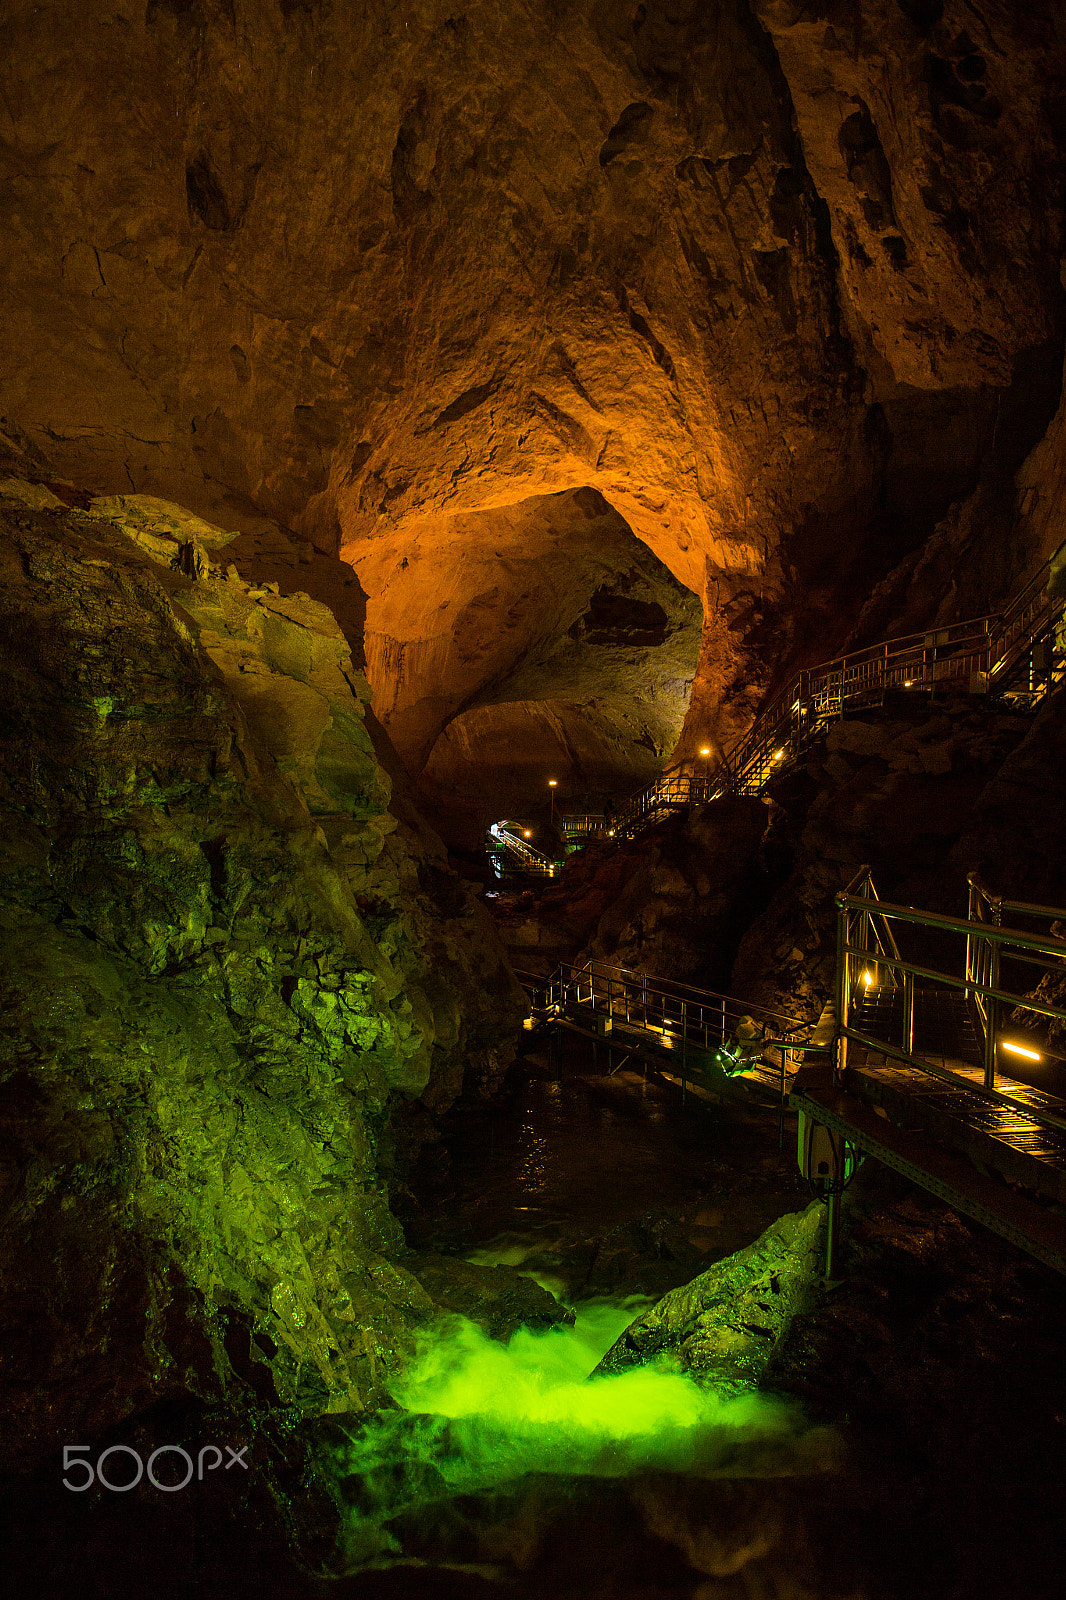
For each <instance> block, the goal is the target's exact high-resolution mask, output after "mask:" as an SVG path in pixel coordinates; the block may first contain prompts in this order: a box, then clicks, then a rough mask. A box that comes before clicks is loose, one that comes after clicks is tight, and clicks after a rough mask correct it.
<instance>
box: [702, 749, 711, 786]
mask: <svg viewBox="0 0 1066 1600" xmlns="http://www.w3.org/2000/svg"><path fill="white" fill-rule="evenodd" d="M710 753H711V747H710V745H709V744H701V745H700V755H701V756H702V758H703V774H702V777H701V779H700V782H701V785H702V787H703V793H704V795H706V793H707V758H708V756H709V755H710Z"/></svg>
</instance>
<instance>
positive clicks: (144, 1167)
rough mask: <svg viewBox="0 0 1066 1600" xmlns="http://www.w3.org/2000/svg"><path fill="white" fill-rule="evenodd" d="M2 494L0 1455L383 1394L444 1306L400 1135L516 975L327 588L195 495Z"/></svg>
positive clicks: (463, 1057) (468, 1069)
mask: <svg viewBox="0 0 1066 1600" xmlns="http://www.w3.org/2000/svg"><path fill="white" fill-rule="evenodd" d="M3 507H4V509H3V517H2V522H3V528H2V540H3V542H2V558H3V576H2V606H3V611H4V633H3V638H4V645H5V653H6V674H5V679H4V683H5V689H4V705H3V738H4V743H3V785H4V787H3V795H2V805H3V815H4V836H3V846H2V854H3V901H2V916H3V926H4V931H3V939H2V959H3V968H4V993H5V1006H4V1013H3V1016H4V1034H5V1043H4V1072H3V1116H4V1129H5V1146H4V1187H5V1193H6V1196H7V1210H6V1213H5V1222H4V1241H3V1250H4V1257H5V1262H6V1269H5V1270H6V1272H7V1274H8V1276H7V1279H6V1281H7V1284H8V1288H7V1291H6V1292H5V1296H4V1303H3V1318H4V1327H5V1330H6V1331H5V1336H4V1337H5V1344H6V1348H7V1352H8V1360H9V1377H8V1390H7V1403H8V1405H9V1406H10V1407H11V1411H10V1414H9V1421H10V1425H9V1427H8V1429H7V1431H6V1434H5V1437H6V1440H7V1447H8V1449H9V1450H11V1451H12V1452H13V1453H14V1456H15V1458H16V1459H17V1460H19V1461H20V1462H22V1463H23V1464H25V1463H26V1462H27V1461H29V1462H32V1461H33V1460H35V1459H39V1458H40V1456H41V1453H42V1452H45V1451H47V1452H51V1451H52V1450H54V1449H56V1448H57V1447H58V1445H59V1443H61V1442H63V1441H65V1440H69V1439H70V1438H72V1437H74V1436H83V1437H88V1438H95V1437H99V1436H100V1435H101V1433H102V1432H103V1431H105V1430H107V1429H109V1428H111V1427H113V1426H116V1425H117V1424H118V1423H119V1422H120V1420H121V1419H122V1418H124V1417H130V1416H132V1415H136V1414H141V1413H144V1412H145V1411H146V1410H148V1409H149V1408H151V1407H152V1406H154V1405H157V1404H161V1403H163V1402H167V1401H169V1400H171V1399H173V1398H174V1397H175V1396H182V1395H188V1394H189V1393H191V1394H192V1395H194V1396H198V1397H199V1398H200V1400H201V1401H202V1402H203V1403H212V1404H214V1403H218V1404H223V1403H225V1402H226V1400H227V1396H232V1395H237V1396H244V1397H245V1398H247V1395H248V1393H249V1386H250V1388H251V1391H252V1392H253V1393H254V1394H256V1395H259V1396H260V1397H261V1398H262V1400H263V1403H265V1404H266V1405H268V1406H269V1405H271V1404H273V1405H275V1406H279V1405H284V1406H291V1407H294V1408H295V1409H296V1411H297V1412H298V1413H300V1412H310V1413H316V1412H320V1411H322V1410H328V1409H330V1408H331V1407H334V1408H335V1407H337V1406H339V1405H343V1406H345V1407H349V1406H354V1407H355V1408H356V1409H359V1408H361V1407H363V1406H366V1405H367V1404H372V1403H374V1402H375V1401H376V1400H378V1399H380V1398H381V1396H382V1395H383V1393H384V1389H383V1377H384V1374H385V1373H386V1372H387V1370H388V1369H389V1365H390V1363H392V1362H394V1361H395V1360H396V1359H397V1354H396V1352H397V1351H398V1349H400V1348H402V1346H403V1343H404V1340H405V1338H406V1337H407V1336H408V1333H409V1330H410V1329H411V1328H413V1327H414V1326H416V1325H419V1324H421V1323H422V1322H424V1321H425V1320H427V1318H432V1317H433V1316H434V1315H435V1314H437V1313H436V1310H435V1307H434V1304H433V1302H432V1300H431V1299H430V1297H429V1296H428V1295H427V1294H426V1292H425V1291H424V1289H423V1288H422V1287H421V1285H420V1284H419V1283H418V1281H417V1279H415V1278H414V1277H412V1276H411V1274H409V1273H408V1272H407V1271H406V1270H405V1269H404V1268H403V1267H402V1266H397V1265H394V1262H395V1260H396V1258H397V1257H399V1256H400V1255H401V1254H402V1251H403V1242H402V1236H401V1233H400V1230H399V1227H398V1225H397V1223H396V1221H395V1219H394V1218H393V1217H392V1215H391V1214H390V1211H389V1207H388V1193H387V1188H386V1183H385V1177H384V1175H383V1172H382V1171H381V1170H379V1160H378V1157H379V1150H380V1151H381V1152H382V1161H381V1165H382V1167H385V1168H386V1169H388V1166H389V1164H390V1163H392V1164H393V1165H394V1164H395V1162H396V1159H397V1154H398V1148H399V1147H402V1145H403V1144H404V1140H405V1139H407V1141H408V1143H410V1142H411V1141H412V1137H413V1142H414V1145H415V1146H417V1137H418V1134H417V1130H418V1126H419V1118H420V1117H423V1118H424V1117H427V1116H429V1115H430V1114H432V1113H434V1112H437V1111H439V1110H440V1109H442V1108H443V1107H445V1106H447V1105H449V1104H450V1103H451V1102H452V1101H453V1100H454V1099H455V1097H456V1096H457V1095H458V1094H459V1093H460V1091H461V1089H462V1088H463V1086H464V1082H465V1084H466V1087H467V1089H468V1090H469V1091H470V1092H473V1093H478V1092H490V1091H491V1089H492V1088H493V1086H494V1084H495V1083H497V1082H498V1081H499V1079H500V1077H501V1076H502V1073H503V1070H504V1068H505V1066H506V1062H507V1060H508V1059H509V1056H510V1054H511V1051H512V1048H513V1047H512V1046H511V1044H510V1042H509V1040H508V1039H507V1035H508V1034H509V1032H510V1030H511V1028H512V1027H513V1025H514V1022H515V1020H516V1019H517V1016H519V1015H520V1014H521V1010H522V1005H523V1003H522V1001H521V998H520V997H518V996H517V995H516V990H515V986H514V981H513V978H512V977H511V976H510V973H509V971H508V970H507V968H506V966H505V965H504V963H503V961H502V958H501V955H500V952H499V950H498V947H496V945H495V942H494V940H493V937H492V931H491V927H490V926H489V925H488V923H487V921H486V919H485V916H484V912H483V910H482V908H480V907H479V906H478V905H477V904H476V903H475V902H474V900H473V899H472V897H471V896H470V895H469V894H468V893H467V892H466V891H465V890H464V888H463V885H462V883H461V882H460V880H459V879H457V878H456V877H455V876H454V874H452V873H450V872H449V871H448V869H447V865H446V859H445V854H444V850H443V847H442V846H441V845H440V842H439V840H436V839H435V838H434V836H433V835H432V834H431V833H429V831H428V830H427V829H425V827H424V826H423V827H422V828H421V831H416V829H415V828H414V827H412V826H411V821H412V814H411V813H410V812H409V811H405V810H404V809H403V808H402V807H399V808H398V809H399V811H400V815H399V817H397V816H396V815H393V814H392V813H391V812H390V810H389V804H390V783H389V779H388V777H387V775H386V774H385V772H384V771H383V770H382V768H381V767H380V766H379V764H378V762H377V759H376V756H375V751H374V748H373V744H372V741H371V739H370V738H369V736H368V735H367V733H366V731H365V727H364V724H363V717H362V711H363V706H364V705H365V701H366V699H367V698H368V691H367V689H366V684H365V680H363V679H362V677H361V675H360V674H359V673H358V671H357V670H356V669H355V668H354V667H353V665H352V662H351V659H350V652H349V650H348V646H347V642H346V640H345V638H344V636H343V634H342V633H341V631H340V629H339V627H338V626H337V624H336V623H335V621H334V620H333V618H332V616H331V614H330V613H329V612H328V610H326V609H325V608H324V607H323V606H321V605H320V604H318V603H317V602H315V601H312V600H311V599H310V598H309V597H307V596H292V597H289V598H285V597H281V596H280V595H279V594H278V593H277V592H276V590H275V589H274V588H272V587H267V588H265V589H263V588H259V587H257V586H256V585H254V584H249V583H247V582H244V581H242V580H241V579H240V577H239V574H238V573H237V569H236V568H235V567H233V566H231V567H230V569H229V573H228V574H227V575H224V576H223V575H221V574H219V575H218V576H214V577H212V576H211V575H210V559H209V558H206V557H205V558H204V559H202V560H201V561H200V562H199V563H196V562H192V563H187V564H191V565H192V568H193V571H192V575H190V574H189V573H187V572H185V571H183V570H182V564H183V561H184V559H185V558H184V556H183V551H184V550H186V549H187V548H188V547H189V546H190V545H191V546H193V548H194V549H195V548H196V547H197V546H196V539H199V541H200V544H199V548H201V549H204V548H205V544H204V530H203V529H202V528H198V527H197V526H196V524H195V519H194V520H193V523H192V525H191V526H182V525H181V523H182V512H181V508H178V507H170V508H169V512H166V513H164V512H161V511H160V509H159V507H158V506H156V507H154V508H150V509H151V510H152V518H151V519H149V520H150V522H151V526H148V525H147V524H146V523H145V520H144V519H143V518H141V519H138V518H132V519H130V518H129V517H128V516H127V515H126V509H127V508H123V507H103V508H101V507H99V506H97V507H96V508H95V509H93V510H92V511H91V512H86V511H74V512H71V511H68V510H67V508H66V507H63V506H60V507H59V508H58V509H57V508H56V506H55V505H44V506H43V507H41V508H40V509H36V510H34V509H33V508H32V507H30V506H27V505H26V502H25V497H24V496H23V498H21V499H17V500H13V501H12V500H7V501H5V502H4V503H3ZM142 510H143V508H142ZM110 513H118V515H117V520H110V516H109V514H110ZM168 518H169V521H170V523H171V524H172V526H171V527H170V528H169V530H168V528H167V526H166V524H167V521H168ZM174 524H177V525H178V526H177V529H176V531H175V527H174V526H173V525H174ZM131 529H132V531H131ZM215 531H216V532H217V530H215ZM183 533H192V534H193V535H195V538H189V539H183V538H182V537H180V536H181V535H182V534H183ZM175 562H176V565H175V564H174V563H175ZM216 570H217V569H216ZM238 1369H239V1370H238Z"/></svg>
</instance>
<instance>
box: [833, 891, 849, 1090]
mask: <svg viewBox="0 0 1066 1600" xmlns="http://www.w3.org/2000/svg"><path fill="white" fill-rule="evenodd" d="M850 920H851V917H850V913H849V911H848V908H847V906H846V905H843V904H841V902H840V901H838V902H837V970H836V996H835V999H836V1014H837V1019H836V1020H837V1028H836V1051H835V1060H834V1076H835V1078H836V1081H837V1083H838V1084H842V1083H843V1081H844V1073H845V1072H846V1070H847V1065H848V1036H847V1034H846V1033H845V1031H844V1030H845V1029H846V1027H847V1025H848V993H849V985H848V978H849V961H850V957H849V956H848V953H847V949H846V946H847V945H848V944H850V943H851V941H850V939H849V938H848V931H849V923H850Z"/></svg>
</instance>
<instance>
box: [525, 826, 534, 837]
mask: <svg viewBox="0 0 1066 1600" xmlns="http://www.w3.org/2000/svg"><path fill="white" fill-rule="evenodd" d="M525 833H526V838H527V839H532V837H533V832H532V830H531V829H530V828H527V829H526V830H525Z"/></svg>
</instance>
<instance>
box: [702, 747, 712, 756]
mask: <svg viewBox="0 0 1066 1600" xmlns="http://www.w3.org/2000/svg"><path fill="white" fill-rule="evenodd" d="M710 753H711V747H710V745H709V744H705V745H702V746H701V747H700V755H701V756H709V755H710Z"/></svg>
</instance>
